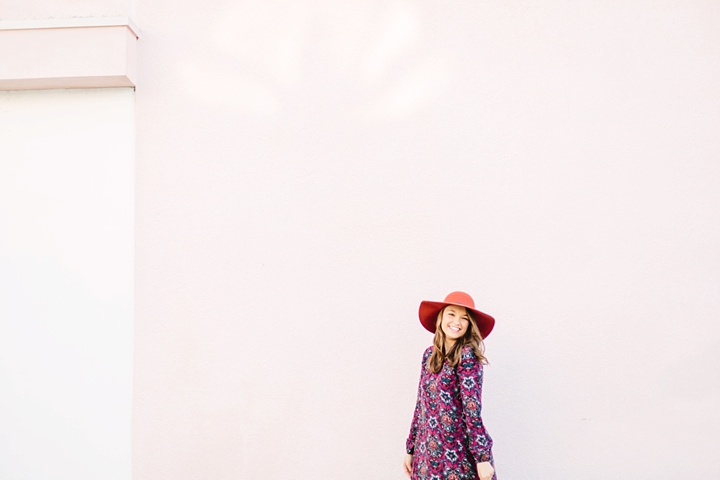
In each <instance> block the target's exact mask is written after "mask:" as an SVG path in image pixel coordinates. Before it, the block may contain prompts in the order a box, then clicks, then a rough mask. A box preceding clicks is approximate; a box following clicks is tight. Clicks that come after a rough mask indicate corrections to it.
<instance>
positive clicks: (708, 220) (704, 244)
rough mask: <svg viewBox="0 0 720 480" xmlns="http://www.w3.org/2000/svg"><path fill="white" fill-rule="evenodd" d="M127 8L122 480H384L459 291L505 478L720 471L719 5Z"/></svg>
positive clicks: (391, 472)
mask: <svg viewBox="0 0 720 480" xmlns="http://www.w3.org/2000/svg"><path fill="white" fill-rule="evenodd" d="M137 12H138V16H137V19H136V20H137V22H138V23H139V24H140V25H141V28H142V29H143V38H142V41H141V53H140V55H141V58H140V67H139V70H140V81H139V88H138V91H137V100H138V105H137V121H138V184H137V189H138V197H137V199H138V203H137V214H138V217H137V229H138V242H137V262H138V270H137V279H136V280H137V304H136V308H137V316H136V328H137V334H136V342H137V343H136V357H135V362H136V363H135V365H136V383H135V387H136V393H135V403H134V425H135V427H134V428H135V430H134V432H135V433H134V437H133V438H134V469H135V470H134V471H135V478H136V479H137V480H146V479H147V480H150V479H152V480H158V479H173V480H179V479H191V478H192V479H194V478H213V479H237V478H243V479H317V478H328V479H334V478H343V479H358V480H367V479H381V478H382V479H399V478H402V473H401V469H400V462H401V459H402V457H403V454H404V451H403V446H404V440H405V436H406V434H407V430H408V427H409V421H410V417H411V414H412V408H413V405H414V394H415V391H416V382H417V376H418V373H419V361H420V356H421V353H422V350H423V349H424V348H425V346H426V345H428V344H429V343H430V341H431V339H430V336H429V335H428V334H426V333H425V332H424V331H423V330H422V329H421V327H420V325H419V323H418V321H417V318H416V310H417V306H418V303H419V302H420V301H421V300H423V299H441V298H442V297H443V296H444V295H445V294H446V293H448V292H449V291H452V290H455V289H462V290H466V291H468V292H470V293H471V294H472V295H474V296H475V298H476V301H477V303H478V305H479V307H480V308H481V309H485V310H486V311H487V312H489V313H491V314H493V315H495V316H496V317H497V321H498V323H497V328H496V331H495V332H494V333H493V335H492V336H491V337H490V338H489V341H488V342H487V345H488V355H489V358H490V360H491V366H490V367H489V368H488V370H487V375H486V391H485V411H484V418H485V420H486V423H487V425H488V428H489V431H490V433H491V434H492V435H493V437H494V438H495V441H496V449H495V453H496V457H497V467H498V472H499V478H501V479H507V480H511V479H528V478H532V479H538V480H540V479H567V480H575V479H578V478H582V479H588V480H590V479H601V478H602V479H604V478H607V477H608V476H611V477H615V478H633V479H644V478H648V479H649V478H653V479H672V478H696V479H711V478H718V477H719V476H720V464H718V462H717V457H716V455H717V451H718V446H719V445H720V433H719V432H720V413H718V412H720V408H719V407H720V383H719V380H718V379H719V378H720V376H718V375H717V372H718V369H719V368H720V357H718V351H720V349H718V347H719V346H720V324H719V323H718V321H717V320H718V318H719V315H720V304H719V303H718V298H720V296H719V295H718V293H720V292H719V289H720V264H719V261H720V258H719V257H718V252H719V251H720V230H719V229H720V206H719V203H718V200H720V199H719V197H718V193H717V186H718V181H719V180H720V162H718V160H719V155H720V136H719V135H718V131H719V127H720V116H719V115H718V112H720V88H719V87H720V85H719V84H718V82H720V76H718V72H719V71H720V70H719V68H720V38H719V36H720V30H719V29H718V28H717V25H718V21H720V10H719V8H718V4H717V2H709V1H674V2H661V3H658V2H653V1H635V2H625V1H614V2H599V3H598V2H594V3H587V2H584V3H582V2H581V3H573V2H560V1H550V2H508V1H495V2H456V1H451V2H394V1H383V2H380V1H367V0H362V1H346V2H323V1H309V2H303V1H300V2H298V1H291V2H290V1H288V2H283V1H279V0H271V1H262V2H260V1H249V2H240V1H222V0H217V1H214V2H190V1H183V2H177V1H173V2H168V1H158V2H139V3H138V5H137Z"/></svg>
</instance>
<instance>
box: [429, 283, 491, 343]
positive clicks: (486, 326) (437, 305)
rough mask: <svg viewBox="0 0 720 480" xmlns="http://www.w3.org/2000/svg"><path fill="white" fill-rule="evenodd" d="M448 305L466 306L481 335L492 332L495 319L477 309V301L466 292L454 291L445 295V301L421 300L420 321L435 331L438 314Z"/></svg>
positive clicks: (483, 336) (430, 330)
mask: <svg viewBox="0 0 720 480" xmlns="http://www.w3.org/2000/svg"><path fill="white" fill-rule="evenodd" d="M448 305H457V306H459V307H465V308H467V309H468V310H470V311H471V312H472V316H473V318H474V319H475V323H476V324H477V326H478V329H479V330H480V336H481V337H482V338H487V336H488V335H490V332H492V329H493V327H494V326H495V319H494V318H493V317H491V316H490V315H488V314H487V313H483V312H481V311H480V310H475V302H474V301H473V299H472V297H471V296H470V295H468V294H467V293H465V292H452V293H450V294H448V296H447V297H445V301H444V302H429V301H427V300H425V301H422V302H420V310H419V311H418V316H419V317H420V323H422V326H423V327H425V329H426V330H428V331H429V332H430V333H435V324H436V323H437V316H438V313H440V310H442V309H443V308H444V307H446V306H448Z"/></svg>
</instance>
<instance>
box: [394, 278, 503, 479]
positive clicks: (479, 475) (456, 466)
mask: <svg viewBox="0 0 720 480" xmlns="http://www.w3.org/2000/svg"><path fill="white" fill-rule="evenodd" d="M419 316H420V322H421V323H422V325H423V326H424V327H425V328H426V329H427V330H429V331H430V332H431V333H434V334H435V340H434V342H433V345H432V346H430V347H428V349H427V350H425V354H424V355H423V361H422V370H421V374H420V386H419V387H418V396H417V404H416V405H415V414H414V415H413V421H412V426H411V428H410V436H409V437H408V439H407V445H406V451H407V455H406V456H405V462H404V468H405V473H407V475H408V477H410V478H411V479H412V480H425V479H427V480H477V479H480V480H496V477H495V468H494V463H493V457H492V450H491V449H492V439H491V438H490V436H489V435H488V433H487V431H486V430H485V426H484V425H483V422H482V419H481V418H480V405H481V403H480V397H481V394H482V378H483V365H485V364H487V361H486V359H485V356H484V355H483V343H482V342H483V339H484V338H486V337H487V336H488V335H489V334H490V332H491V331H492V329H493V326H494V325H495V319H494V318H493V317H491V316H490V315H487V314H485V313H482V312H480V311H478V310H475V302H473V299H472V297H470V295H468V294H467V293H463V292H453V293H451V294H449V295H448V296H447V297H445V301H444V302H428V301H425V302H422V303H421V304H420V311H419Z"/></svg>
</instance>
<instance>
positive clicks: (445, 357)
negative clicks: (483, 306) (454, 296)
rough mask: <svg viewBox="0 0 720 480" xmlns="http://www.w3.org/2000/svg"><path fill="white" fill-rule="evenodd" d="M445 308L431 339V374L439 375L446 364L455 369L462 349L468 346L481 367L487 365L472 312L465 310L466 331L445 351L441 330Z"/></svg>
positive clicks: (429, 359) (440, 313)
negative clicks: (466, 319) (466, 317)
mask: <svg viewBox="0 0 720 480" xmlns="http://www.w3.org/2000/svg"><path fill="white" fill-rule="evenodd" d="M446 308H447V305H446V306H444V307H443V308H442V309H441V310H440V312H439V313H438V316H437V322H436V323H435V338H434V339H433V346H434V348H433V352H432V354H431V355H430V357H429V358H428V368H429V369H430V371H431V372H432V373H439V372H440V370H442V367H443V364H444V363H445V362H447V363H448V365H450V366H451V367H456V366H457V365H458V363H460V359H461V358H462V351H463V348H465V347H466V346H469V347H471V348H472V352H473V354H474V355H475V357H477V359H478V361H479V362H480V364H482V365H487V363H488V361H487V358H485V344H483V339H482V336H481V335H480V331H479V330H478V326H477V324H476V323H475V319H474V318H473V316H472V312H470V310H468V309H467V308H466V309H465V311H466V312H467V316H468V329H467V330H466V331H465V335H463V336H462V337H460V338H458V339H457V340H456V341H455V344H454V345H453V346H452V348H450V351H449V352H446V351H445V332H444V331H443V329H442V316H443V312H444V311H445V309H446Z"/></svg>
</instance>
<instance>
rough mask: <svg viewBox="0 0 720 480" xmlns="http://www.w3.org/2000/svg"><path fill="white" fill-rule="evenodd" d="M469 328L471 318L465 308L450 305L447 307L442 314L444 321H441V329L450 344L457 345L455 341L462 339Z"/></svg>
mask: <svg viewBox="0 0 720 480" xmlns="http://www.w3.org/2000/svg"><path fill="white" fill-rule="evenodd" d="M469 326H470V317H469V316H468V313H467V310H465V307H458V306H457V305H448V306H447V307H445V310H443V313H442V320H440V327H441V328H442V330H443V333H445V338H446V339H447V340H448V341H449V342H450V343H455V340H457V339H458V338H462V336H463V335H465V332H467V329H468V327H469Z"/></svg>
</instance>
